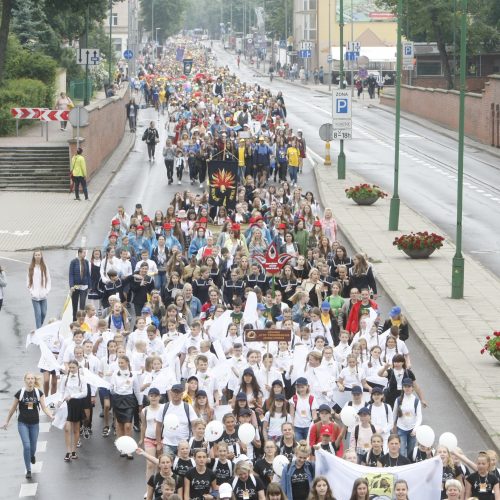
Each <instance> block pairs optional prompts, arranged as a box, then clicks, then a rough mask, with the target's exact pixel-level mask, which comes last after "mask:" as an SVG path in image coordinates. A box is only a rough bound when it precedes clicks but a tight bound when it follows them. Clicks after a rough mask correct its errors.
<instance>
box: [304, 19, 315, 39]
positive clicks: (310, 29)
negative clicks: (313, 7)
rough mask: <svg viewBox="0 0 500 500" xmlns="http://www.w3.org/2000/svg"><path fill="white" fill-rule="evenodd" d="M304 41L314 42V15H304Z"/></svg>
mask: <svg viewBox="0 0 500 500" xmlns="http://www.w3.org/2000/svg"><path fill="white" fill-rule="evenodd" d="M304 40H316V13H315V12H314V13H309V14H304Z"/></svg>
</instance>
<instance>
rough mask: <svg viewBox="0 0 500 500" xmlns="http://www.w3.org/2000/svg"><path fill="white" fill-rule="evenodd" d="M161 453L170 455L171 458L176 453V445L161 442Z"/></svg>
mask: <svg viewBox="0 0 500 500" xmlns="http://www.w3.org/2000/svg"><path fill="white" fill-rule="evenodd" d="M163 454H164V455H170V456H171V457H172V460H173V459H174V458H175V456H176V455H177V446H172V445H170V444H165V443H163Z"/></svg>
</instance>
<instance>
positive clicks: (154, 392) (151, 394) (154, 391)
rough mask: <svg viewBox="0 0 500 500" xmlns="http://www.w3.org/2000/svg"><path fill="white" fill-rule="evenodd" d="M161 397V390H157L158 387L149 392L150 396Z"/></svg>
mask: <svg viewBox="0 0 500 500" xmlns="http://www.w3.org/2000/svg"><path fill="white" fill-rule="evenodd" d="M159 395H160V390H159V389H157V388H156V387H151V389H149V391H148V396H159Z"/></svg>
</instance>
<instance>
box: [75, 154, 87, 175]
mask: <svg viewBox="0 0 500 500" xmlns="http://www.w3.org/2000/svg"><path fill="white" fill-rule="evenodd" d="M71 173H72V174H73V177H87V165H86V164H85V158H84V157H83V156H82V155H78V154H76V155H75V156H73V158H71Z"/></svg>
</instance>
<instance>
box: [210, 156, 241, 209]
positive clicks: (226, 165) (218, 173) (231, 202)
mask: <svg viewBox="0 0 500 500" xmlns="http://www.w3.org/2000/svg"><path fill="white" fill-rule="evenodd" d="M237 172H238V162H237V161H228V160H226V161H220V160H215V161H209V162H208V183H209V203H210V205H212V206H214V207H226V208H228V209H230V210H234V208H235V207H236V179H237Z"/></svg>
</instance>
